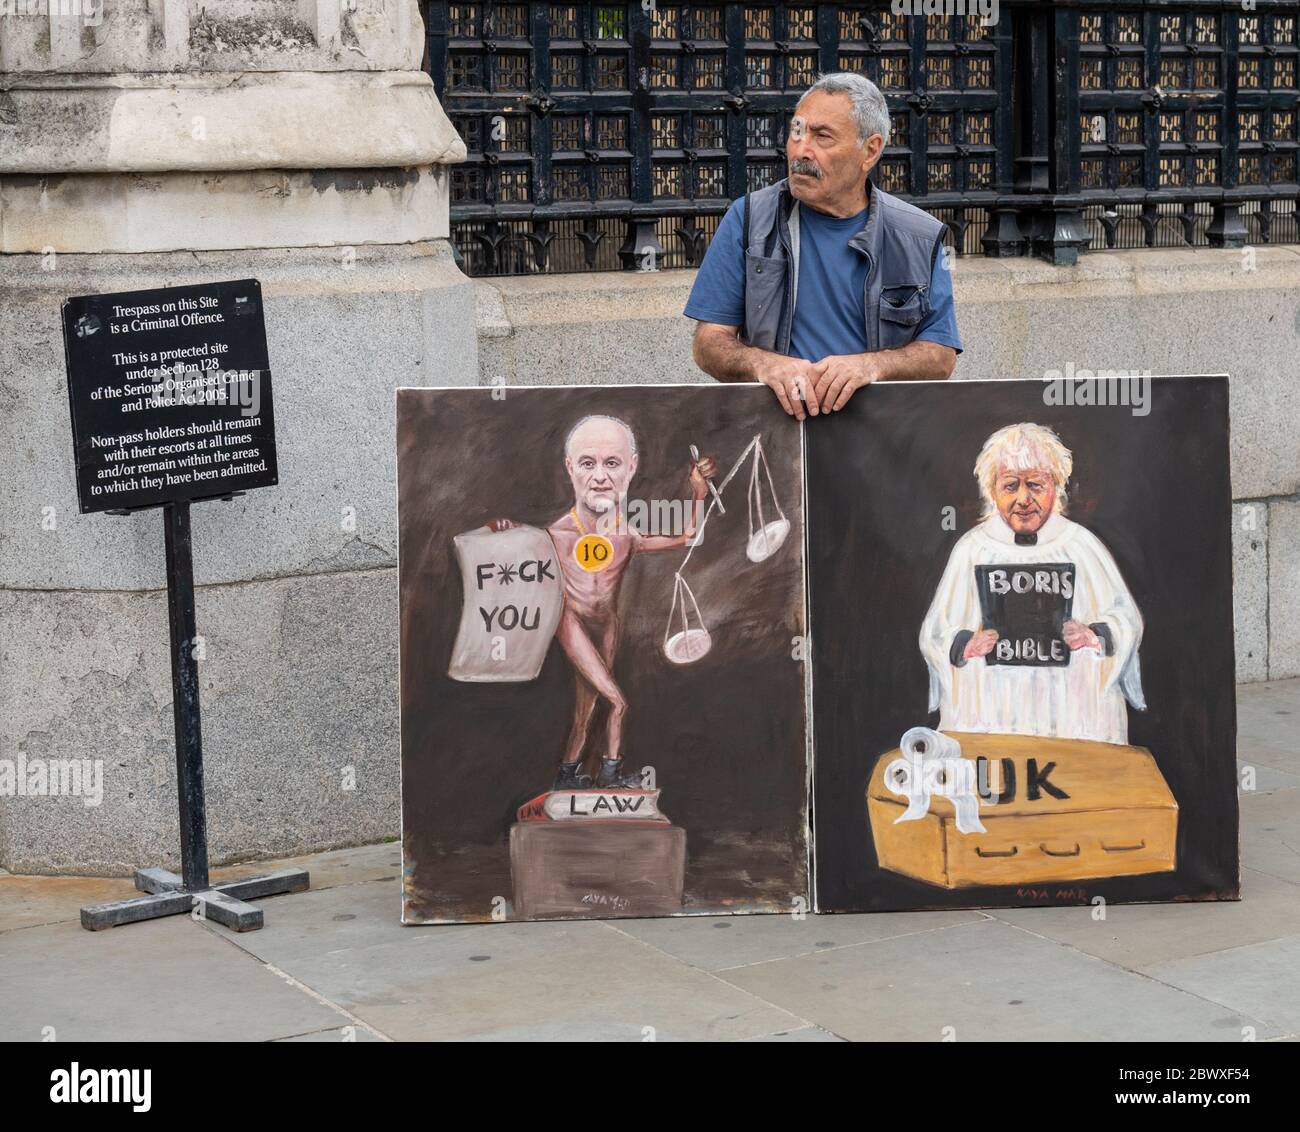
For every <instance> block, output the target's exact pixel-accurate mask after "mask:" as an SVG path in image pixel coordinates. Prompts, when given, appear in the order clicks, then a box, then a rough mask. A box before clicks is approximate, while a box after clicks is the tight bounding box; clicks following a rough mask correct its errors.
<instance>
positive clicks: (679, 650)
mask: <svg viewBox="0 0 1300 1132" xmlns="http://www.w3.org/2000/svg"><path fill="white" fill-rule="evenodd" d="M712 647H713V638H712V637H710V636H709V631H708V630H707V629H683V630H682V631H681V632H680V633H674V634H673V635H672V636H671V637H669V638H668V640H666V641H665V642H664V656H666V657H667V658H668V659H669V660H671V661H672V662H673V663H674V664H690V663H691V662H692V661H694V660H699V659H700V657H702V656H703V655H704V654H705V653H707V652H708V651H709V649H711V648H712Z"/></svg>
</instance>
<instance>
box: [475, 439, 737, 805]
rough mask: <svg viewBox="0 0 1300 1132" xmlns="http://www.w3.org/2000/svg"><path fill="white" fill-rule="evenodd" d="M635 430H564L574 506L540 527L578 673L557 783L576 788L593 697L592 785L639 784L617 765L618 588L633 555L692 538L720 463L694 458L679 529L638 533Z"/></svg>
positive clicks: (505, 524) (581, 783) (562, 636)
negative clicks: (598, 734)
mask: <svg viewBox="0 0 1300 1132" xmlns="http://www.w3.org/2000/svg"><path fill="white" fill-rule="evenodd" d="M637 460H638V454H637V446H636V437H635V436H633V434H632V430H631V428H629V427H628V426H627V425H626V424H625V423H624V422H623V421H621V420H618V419H617V418H616V417H607V416H588V417H583V418H582V419H581V420H580V421H578V423H577V424H575V425H574V426H573V428H572V429H570V430H569V435H568V437H567V439H566V440H565V442H564V468H565V471H567V472H568V473H569V480H570V482H571V483H572V484H573V506H572V507H571V508H570V509H569V510H568V512H566V513H565V514H563V515H561V516H560V517H559V518H558V519H556V520H555V521H554V522H553V523H551V524H550V526H549V527H548V528H547V532H548V533H549V534H550V536H551V539H552V541H554V543H555V549H556V552H557V557H558V559H559V563H560V573H561V576H562V577H563V579H564V612H563V613H562V614H561V616H560V624H559V628H558V629H557V630H556V634H555V635H556V637H557V639H558V640H559V642H560V646H561V647H562V648H563V649H564V653H565V655H566V656H567V657H568V658H569V660H570V662H572V664H573V667H574V675H575V678H576V686H577V691H576V702H575V704H574V709H573V726H572V727H571V728H570V729H569V738H568V740H567V741H566V743H565V745H564V754H563V755H562V756H561V759H560V768H559V773H558V774H557V775H556V777H555V784H554V786H553V789H555V790H574V789H583V788H586V787H589V786H591V785H592V778H591V776H590V775H586V774H580V773H579V769H580V766H581V760H582V748H583V745H584V744H585V743H586V740H587V729H588V726H589V725H590V723H591V716H592V712H593V711H594V710H595V707H596V700H597V698H598V697H599V698H603V699H604V700H605V702H606V703H607V704H608V705H609V721H608V723H607V724H606V730H605V754H604V757H603V758H602V759H601V764H600V772H599V774H598V775H597V776H596V779H595V785H596V786H597V787H623V788H626V787H638V786H640V785H641V777H640V775H639V774H624V773H623V772H622V769H621V768H622V763H623V755H622V741H623V723H624V720H625V719H626V717H627V700H626V699H625V698H624V696H623V692H622V690H621V689H620V688H619V686H618V684H617V683H615V681H614V675H613V672H614V656H615V654H616V653H617V651H618V633H619V625H620V622H619V615H618V594H619V590H620V588H621V587H622V583H623V575H624V573H625V572H626V570H627V566H628V563H629V562H631V561H632V557H633V555H635V554H640V553H643V552H645V551H651V550H674V549H676V548H678V547H682V546H685V545H686V544H687V543H688V542H690V540H691V539H693V538H694V537H695V527H696V517H697V515H698V514H699V513H700V507H699V506H698V504H699V503H700V502H701V501H702V500H703V499H704V497H705V494H706V492H707V491H708V481H709V479H710V478H711V477H712V476H713V475H714V474H715V473H716V471H717V467H716V465H715V463H714V461H713V458H712V457H709V456H706V457H704V458H702V459H701V460H699V461H698V462H695V461H693V462H692V463H691V468H690V485H691V497H692V499H693V500H694V501H695V503H696V506H695V507H691V508H687V509H686V510H687V512H688V515H687V518H686V522H685V529H684V530H683V531H682V533H681V534H679V535H642V534H639V533H638V532H637V531H634V530H632V529H631V528H630V527H629V526H628V524H627V522H626V520H625V519H624V518H622V516H623V515H624V514H625V512H626V507H625V506H623V504H624V502H625V500H626V498H627V489H628V484H629V483H630V482H631V480H632V477H633V476H634V475H636V470H637ZM515 525H516V524H515V523H514V522H513V521H512V520H510V519H496V520H494V521H493V522H491V523H489V524H488V526H489V527H490V528H491V529H492V530H496V531H501V530H506V529H508V528H509V527H512V526H515Z"/></svg>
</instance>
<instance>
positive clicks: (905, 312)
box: [880, 284, 930, 350]
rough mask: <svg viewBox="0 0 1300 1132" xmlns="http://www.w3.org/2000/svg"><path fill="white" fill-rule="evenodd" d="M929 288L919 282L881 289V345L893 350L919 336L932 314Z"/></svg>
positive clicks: (885, 348) (883, 347) (882, 347)
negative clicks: (918, 333)
mask: <svg viewBox="0 0 1300 1132" xmlns="http://www.w3.org/2000/svg"><path fill="white" fill-rule="evenodd" d="M927 291H928V288H927V287H925V286H917V285H916V284H904V285H902V286H897V287H885V288H884V289H883V290H882V291H881V292H880V348H881V349H882V350H894V349H897V348H898V347H899V346H906V345H907V344H908V343H909V342H911V341H912V340H913V339H914V338H915V337H916V331H917V328H918V327H919V326H920V324H921V322H922V320H923V319H924V318H925V317H926V315H928V314H929V313H930V297H929V295H928V294H927Z"/></svg>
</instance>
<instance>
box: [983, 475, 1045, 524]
mask: <svg viewBox="0 0 1300 1132" xmlns="http://www.w3.org/2000/svg"><path fill="white" fill-rule="evenodd" d="M993 499H994V502H996V503H997V505H998V514H1000V515H1001V516H1002V518H1003V519H1005V520H1006V524H1007V526H1009V527H1010V528H1011V529H1012V530H1013V531H1015V532H1016V533H1017V534H1033V533H1034V532H1035V531H1037V530H1038V528H1039V527H1041V526H1042V525H1043V524H1044V523H1045V522H1047V519H1048V517H1049V516H1050V515H1051V514H1052V508H1053V507H1054V506H1055V504H1056V481H1055V480H1054V479H1052V473H1051V472H1049V471H1048V470H1047V469H1046V468H1031V469H1030V470H1029V471H1027V472H1022V471H1017V470H1014V469H1012V468H1001V469H999V471H998V478H997V481H996V482H995V483H994V485H993Z"/></svg>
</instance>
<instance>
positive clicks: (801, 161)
mask: <svg viewBox="0 0 1300 1132" xmlns="http://www.w3.org/2000/svg"><path fill="white" fill-rule="evenodd" d="M790 172H791V173H806V174H807V175H808V176H809V177H816V178H817V179H818V180H819V181H820V180H821V179H822V177H823V176H824V174H823V173H822V171H821V166H819V165H818V164H817V162H815V161H809V160H808V159H807V158H804V157H796V158H795V159H794V160H793V161H792V162H790Z"/></svg>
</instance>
